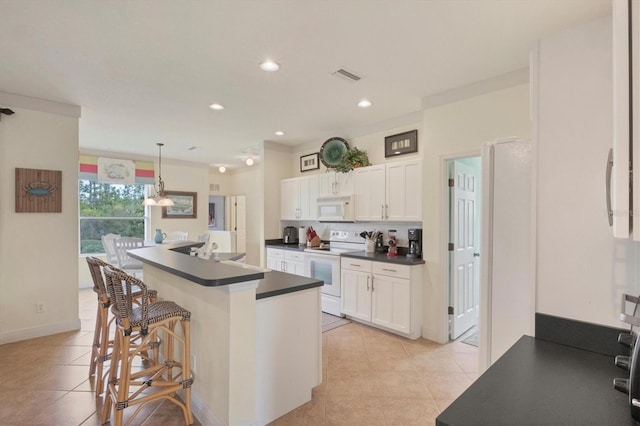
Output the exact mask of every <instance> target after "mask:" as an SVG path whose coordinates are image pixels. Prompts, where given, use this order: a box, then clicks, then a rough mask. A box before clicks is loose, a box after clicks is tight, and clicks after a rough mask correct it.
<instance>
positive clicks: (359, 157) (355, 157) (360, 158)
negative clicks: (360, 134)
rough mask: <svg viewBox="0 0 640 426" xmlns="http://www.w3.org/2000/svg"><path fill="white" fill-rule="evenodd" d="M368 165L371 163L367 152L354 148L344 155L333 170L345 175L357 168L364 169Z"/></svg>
mask: <svg viewBox="0 0 640 426" xmlns="http://www.w3.org/2000/svg"><path fill="white" fill-rule="evenodd" d="M370 165H371V162H369V156H368V155H367V152H366V151H364V150H360V149H358V148H356V147H355V146H354V147H353V148H349V149H348V150H347V151H346V152H345V153H344V155H343V156H342V158H341V159H340V162H339V163H338V164H337V165H336V166H335V170H336V172H340V173H347V172H350V171H351V170H353V169H355V168H357V167H366V166H370Z"/></svg>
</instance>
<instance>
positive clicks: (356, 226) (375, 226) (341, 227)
mask: <svg viewBox="0 0 640 426" xmlns="http://www.w3.org/2000/svg"><path fill="white" fill-rule="evenodd" d="M280 223H281V225H282V227H283V228H284V227H285V226H295V227H296V228H298V227H300V226H306V227H309V226H312V227H313V229H314V230H315V231H316V232H317V233H318V235H320V238H321V239H322V240H323V241H328V240H329V233H330V232H331V231H335V230H338V231H349V232H357V233H360V232H362V231H382V232H383V234H384V241H385V245H386V243H387V241H388V240H389V238H388V236H389V233H388V231H389V229H395V230H396V238H397V240H398V246H399V247H408V246H409V240H408V237H407V235H408V230H409V229H412V228H420V229H421V228H422V222H358V223H333V222H331V223H329V222H314V221H303V220H283V221H281V222H280ZM423 244H424V243H423Z"/></svg>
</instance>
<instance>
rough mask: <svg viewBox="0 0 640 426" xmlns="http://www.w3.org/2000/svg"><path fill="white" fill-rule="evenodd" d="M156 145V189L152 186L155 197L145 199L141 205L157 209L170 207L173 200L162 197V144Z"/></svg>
mask: <svg viewBox="0 0 640 426" xmlns="http://www.w3.org/2000/svg"><path fill="white" fill-rule="evenodd" d="M156 145H158V187H157V188H156V186H155V184H154V185H153V189H154V191H156V193H155V195H153V196H149V197H147V198H145V200H144V201H143V202H142V205H143V206H159V207H167V206H172V205H173V200H171V198H167V196H166V195H164V182H163V181H162V146H163V145H164V144H163V143H157V144H156Z"/></svg>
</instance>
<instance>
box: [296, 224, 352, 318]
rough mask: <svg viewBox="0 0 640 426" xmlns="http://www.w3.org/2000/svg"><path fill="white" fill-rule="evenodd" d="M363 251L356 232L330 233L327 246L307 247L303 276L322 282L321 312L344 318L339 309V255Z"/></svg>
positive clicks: (340, 308)
mask: <svg viewBox="0 0 640 426" xmlns="http://www.w3.org/2000/svg"><path fill="white" fill-rule="evenodd" d="M362 250H364V240H363V239H362V237H360V236H359V235H358V233H357V232H350V231H331V233H330V237H329V244H328V245H326V244H323V245H321V246H320V247H308V248H306V249H305V250H304V251H305V252H306V254H305V256H304V270H305V275H306V276H308V277H311V278H316V279H318V280H322V281H324V286H322V311H323V312H326V313H328V314H332V315H336V316H344V315H343V314H342V307H341V298H340V295H341V287H340V255H341V254H343V253H346V252H355V251H362Z"/></svg>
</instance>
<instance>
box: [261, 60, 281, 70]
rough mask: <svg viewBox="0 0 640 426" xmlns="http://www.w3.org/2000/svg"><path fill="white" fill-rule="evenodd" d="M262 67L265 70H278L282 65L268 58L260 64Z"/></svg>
mask: <svg viewBox="0 0 640 426" xmlns="http://www.w3.org/2000/svg"><path fill="white" fill-rule="evenodd" d="M260 68H262V70H263V71H268V72H273V71H278V69H280V65H278V64H276V63H275V62H273V61H272V60H271V59H267V60H266V61H264V62H263V63H261V64H260Z"/></svg>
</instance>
